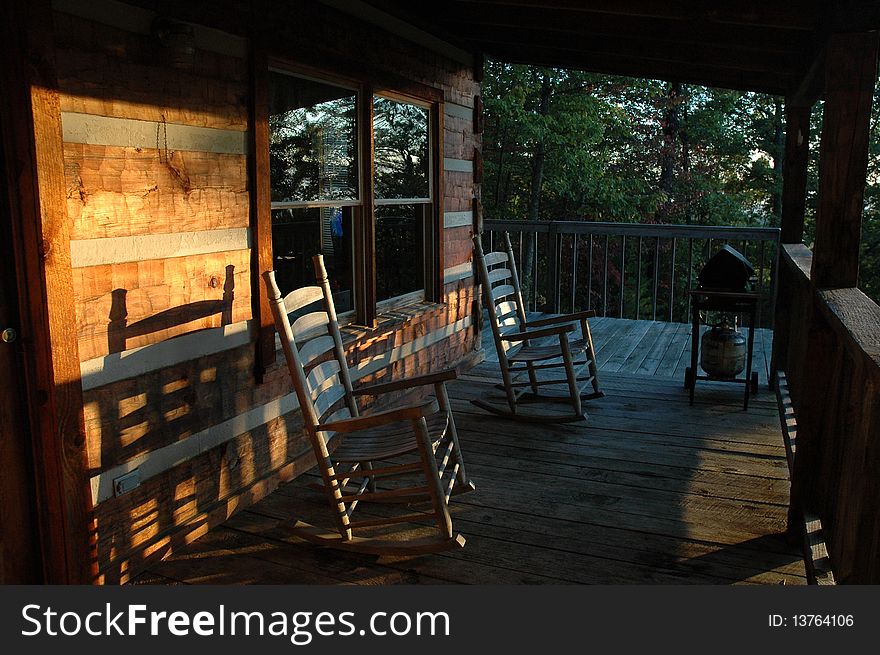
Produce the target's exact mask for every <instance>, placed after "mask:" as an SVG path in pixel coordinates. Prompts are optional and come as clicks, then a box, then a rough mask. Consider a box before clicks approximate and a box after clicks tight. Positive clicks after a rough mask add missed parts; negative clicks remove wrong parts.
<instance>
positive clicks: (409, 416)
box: [315, 398, 440, 432]
mask: <svg viewBox="0 0 880 655" xmlns="http://www.w3.org/2000/svg"><path fill="white" fill-rule="evenodd" d="M438 411H440V406H439V405H438V404H437V400H436V399H435V398H430V399H428V400H424V401H422V402H421V403H419V404H417V405H406V406H404V407H395V408H394V409H386V410H384V411H381V412H376V413H375V414H367V415H365V416H353V417H352V418H346V419H341V420H339V421H333V422H331V423H321V424H320V425H317V426H316V427H315V430H316V431H318V432H331V431H332V432H357V431H358V430H366V429H367V428H375V427H378V426H381V425H389V424H391V423H399V422H400V421H414V420H418V419H420V418H423V417H426V416H431V415H432V414H436V413H437V412H438Z"/></svg>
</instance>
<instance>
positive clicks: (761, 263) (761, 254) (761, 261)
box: [758, 241, 764, 292]
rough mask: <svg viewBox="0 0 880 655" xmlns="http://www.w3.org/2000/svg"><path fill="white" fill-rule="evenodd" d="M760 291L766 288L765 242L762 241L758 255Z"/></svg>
mask: <svg viewBox="0 0 880 655" xmlns="http://www.w3.org/2000/svg"><path fill="white" fill-rule="evenodd" d="M758 270H759V271H760V272H759V273H758V292H761V291H763V290H764V242H763V241H761V249H760V251H759V255H758Z"/></svg>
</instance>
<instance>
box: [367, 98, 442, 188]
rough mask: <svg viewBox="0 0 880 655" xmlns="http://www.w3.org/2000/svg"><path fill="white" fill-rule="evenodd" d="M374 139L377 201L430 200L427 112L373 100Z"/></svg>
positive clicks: (387, 101)
mask: <svg viewBox="0 0 880 655" xmlns="http://www.w3.org/2000/svg"><path fill="white" fill-rule="evenodd" d="M373 137H374V151H373V152H374V154H373V157H374V160H375V185H376V198H377V199H386V200H387V199H393V198H427V197H429V195H430V184H429V182H428V110H427V109H425V108H424V107H418V106H416V105H410V104H406V103H404V102H397V101H395V100H389V99H387V98H373Z"/></svg>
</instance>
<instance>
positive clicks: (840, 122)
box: [812, 32, 878, 289]
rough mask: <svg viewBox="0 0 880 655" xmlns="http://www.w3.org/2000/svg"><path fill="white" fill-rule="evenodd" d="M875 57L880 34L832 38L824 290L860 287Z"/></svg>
mask: <svg viewBox="0 0 880 655" xmlns="http://www.w3.org/2000/svg"><path fill="white" fill-rule="evenodd" d="M877 53H878V33H877V32H863V33H854V34H833V35H832V36H831V37H830V38H829V40H828V46H827V50H826V53H825V116H824V120H823V124H822V142H821V146H820V150H819V153H820V159H819V208H818V212H817V216H816V245H815V247H814V257H813V270H812V279H813V282H814V284H815V285H816V287H817V288H820V289H833V288H842V287H855V286H856V285H857V283H858V274H859V243H860V239H861V224H862V208H863V201H864V193H865V178H866V175H867V167H868V130H869V127H870V120H871V102H872V100H873V96H874V84H875V82H876V79H877Z"/></svg>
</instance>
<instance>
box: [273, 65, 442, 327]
mask: <svg viewBox="0 0 880 655" xmlns="http://www.w3.org/2000/svg"><path fill="white" fill-rule="evenodd" d="M365 102H366V103H367V105H366V106H364V103H365ZM268 105H269V107H268V127H269V135H268V143H269V179H270V184H269V186H270V196H271V217H272V265H273V267H274V269H275V271H276V278H277V280H278V284H279V287H280V288H281V290H282V292H284V293H287V292H289V291H291V290H293V289H296V288H299V287H302V286H309V285H312V284H314V279H315V277H314V270H313V268H312V261H311V259H312V255H314V254H316V253H321V254H323V255H324V261H325V264H326V266H327V270H328V273H329V275H330V281H331V285H332V288H333V291H334V300H335V302H336V306H337V311H338V312H339V313H340V314H343V313H345V312H354V314H353V317H354V318H355V319H356V320H357V321H358V322H363V323H366V324H372V323H373V319H374V318H375V316H376V313H377V310H379V311H380V310H382V309H385V308H388V307H390V306H392V305H397V304H400V303H406V302H412V301H415V300H419V299H423V298H426V297H427V298H433V297H434V296H435V294H436V293H439V289H435V288H434V286H435V285H434V283H433V280H434V278H436V277H437V276H436V275H434V273H433V272H434V271H436V269H437V267H438V264H439V262H436V260H437V257H438V252H437V250H436V248H435V246H434V244H435V243H436V242H437V239H436V238H435V236H434V231H435V229H436V228H435V225H436V223H437V216H438V210H437V207H436V206H435V189H434V187H435V185H436V181H435V179H434V175H435V171H436V164H435V163H434V161H433V157H434V156H435V153H436V151H437V148H436V147H435V145H434V144H433V143H432V138H433V137H432V135H433V132H432V128H433V127H435V126H434V125H432V121H433V118H432V117H433V116H435V115H436V112H437V111H439V110H438V109H437V102H436V100H434V99H433V98H428V99H415V98H411V97H409V96H404V95H398V94H396V93H385V92H382V93H375V94H374V93H372V92H370V90H369V89H366V88H365V87H364V86H363V85H358V84H351V85H347V84H345V83H342V84H337V83H336V82H332V81H329V80H319V79H314V78H310V77H304V76H300V75H298V74H293V73H288V72H283V71H280V70H272V71H270V73H269V84H268ZM364 123H366V124H367V125H369V130H367V129H365V128H366V125H364ZM368 138H369V139H370V141H371V143H372V148H368V147H367V144H366V142H365V140H366V139H368ZM364 180H371V181H372V184H367V186H366V188H364Z"/></svg>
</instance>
